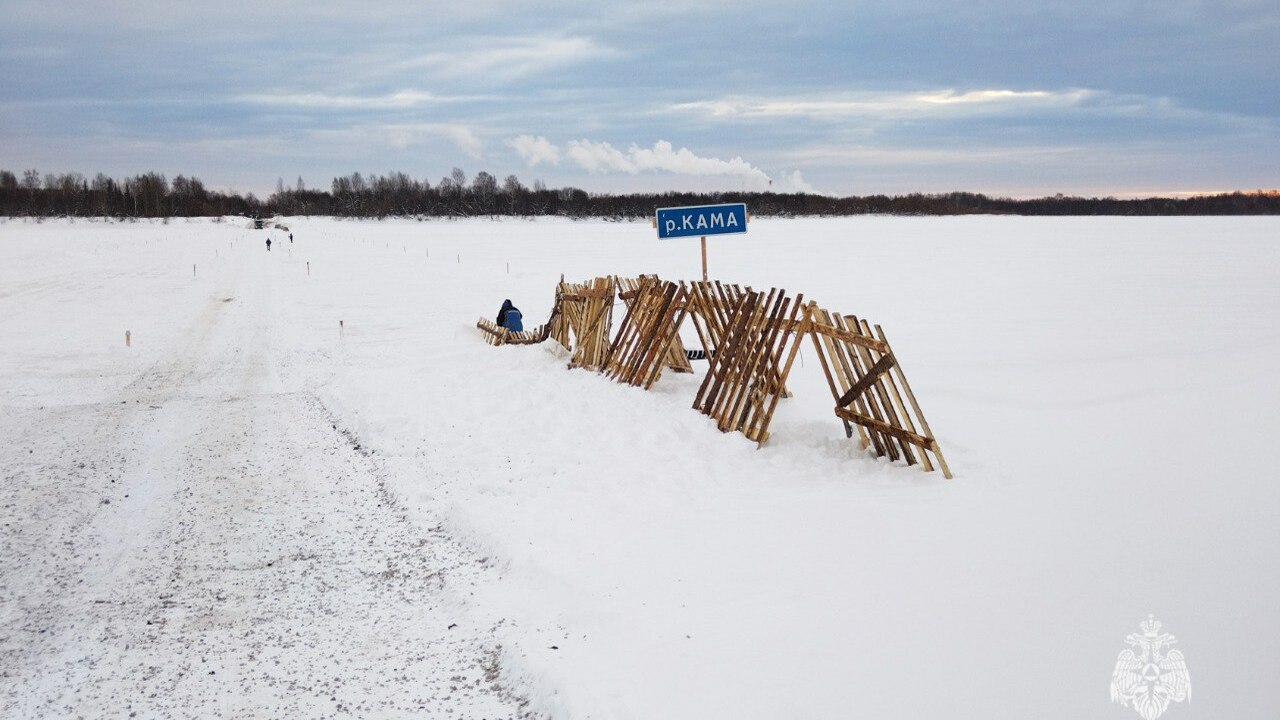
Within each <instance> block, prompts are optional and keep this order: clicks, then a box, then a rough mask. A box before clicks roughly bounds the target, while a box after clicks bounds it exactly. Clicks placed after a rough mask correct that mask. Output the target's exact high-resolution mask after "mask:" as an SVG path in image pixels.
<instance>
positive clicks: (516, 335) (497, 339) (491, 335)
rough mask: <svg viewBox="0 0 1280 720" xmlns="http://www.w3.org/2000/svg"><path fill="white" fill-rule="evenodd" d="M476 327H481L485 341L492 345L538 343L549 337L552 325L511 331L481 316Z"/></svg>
mask: <svg viewBox="0 0 1280 720" xmlns="http://www.w3.org/2000/svg"><path fill="white" fill-rule="evenodd" d="M476 327H478V328H480V332H481V334H482V335H483V336H484V341H485V342H487V343H489V344H490V345H495V346H497V345H537V344H538V343H540V342H543V341H544V340H546V339H547V335H548V334H549V333H548V330H550V327H551V325H550V323H548V324H544V325H539V326H538V327H536V328H533V329H532V330H524V331H522V332H511V331H510V330H508V329H506V328H504V327H501V326H499V325H495V324H494V322H493V321H492V320H490V319H489V318H480V319H479V320H478V321H476Z"/></svg>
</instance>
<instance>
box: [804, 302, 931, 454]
mask: <svg viewBox="0 0 1280 720" xmlns="http://www.w3.org/2000/svg"><path fill="white" fill-rule="evenodd" d="M805 320H806V324H807V328H806V329H807V330H808V332H809V337H810V338H811V339H812V340H813V347H814V350H816V351H817V353H818V362H819V363H820V364H821V366H822V372H823V373H824V374H825V375H826V377H827V386H828V387H829V388H830V389H831V396H832V398H833V399H834V400H835V404H836V405H835V414H836V417H838V418H840V420H841V421H842V422H843V423H844V427H845V435H846V436H848V437H853V430H854V428H857V431H858V434H859V436H860V437H861V439H862V446H863V447H865V448H868V449H871V450H873V451H874V452H875V454H876V455H878V456H880V457H888V458H889V459H890V460H898V459H902V460H905V461H906V462H907V464H908V465H914V464H916V463H919V464H920V465H921V466H922V467H923V468H924V469H925V471H930V470H933V466H934V462H933V461H932V460H931V459H930V457H929V453H933V456H934V459H935V460H936V461H937V465H938V467H940V468H941V469H942V474H943V476H944V477H946V478H947V479H950V478H951V470H950V468H948V467H947V461H946V459H945V458H943V457H942V449H941V448H939V447H938V442H937V440H935V439H934V438H933V433H932V431H931V430H930V429H929V422H928V421H927V420H925V418H924V413H922V412H921V411H920V405H919V404H918V403H917V402H916V398H915V394H914V393H912V392H911V386H910V385H909V384H907V377H906V375H904V374H903V372H902V367H901V366H900V365H899V364H898V360H897V358H896V357H895V356H894V354H893V350H892V348H890V347H889V341H888V339H887V338H885V335H884V331H883V330H881V329H880V326H879V325H876V326H875V335H873V334H872V332H871V325H869V324H868V323H867V321H866V320H859V319H858V318H857V317H855V316H853V315H846V316H841V315H838V314H832V313H829V312H827V311H826V310H823V309H821V308H819V307H818V306H817V305H816V304H814V303H810V304H809V305H808V306H807V307H806V308H805ZM899 385H901V387H899Z"/></svg>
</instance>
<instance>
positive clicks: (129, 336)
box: [124, 330, 133, 347]
mask: <svg viewBox="0 0 1280 720" xmlns="http://www.w3.org/2000/svg"><path fill="white" fill-rule="evenodd" d="M132 340H133V335H132V333H130V332H129V331H128V330H125V331H124V346H125V347H130V345H131V344H132Z"/></svg>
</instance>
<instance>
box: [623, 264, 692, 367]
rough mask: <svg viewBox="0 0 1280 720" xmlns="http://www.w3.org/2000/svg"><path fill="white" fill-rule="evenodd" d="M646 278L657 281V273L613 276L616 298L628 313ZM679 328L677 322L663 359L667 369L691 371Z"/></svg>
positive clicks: (624, 322)
mask: <svg viewBox="0 0 1280 720" xmlns="http://www.w3.org/2000/svg"><path fill="white" fill-rule="evenodd" d="M646 279H652V280H654V281H657V280H658V276H657V275H641V276H640V277H637V278H623V277H619V278H615V282H617V284H618V299H620V300H622V302H623V303H624V304H625V305H626V307H627V312H628V313H630V312H631V307H632V300H633V299H634V298H635V296H636V294H637V293H638V292H639V291H640V287H641V285H642V284H643V283H644V281H645V280H646ZM680 302H681V303H683V302H684V300H683V299H682V300H681V301H680ZM623 324H624V325H625V324H626V320H625V319H623ZM679 330H680V327H679V324H677V325H676V335H675V338H676V339H675V340H674V341H673V342H672V343H671V345H670V347H669V348H668V349H667V354H666V360H665V361H666V366H667V368H668V369H670V370H672V371H674V372H678V373H692V372H693V366H692V365H690V364H689V358H688V356H686V355H685V352H684V344H683V343H682V342H680V340H679V337H680V335H679Z"/></svg>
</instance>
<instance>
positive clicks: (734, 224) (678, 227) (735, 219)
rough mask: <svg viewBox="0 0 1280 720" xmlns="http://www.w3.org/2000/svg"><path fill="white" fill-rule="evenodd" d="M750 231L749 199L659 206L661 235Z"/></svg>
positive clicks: (685, 235) (660, 236)
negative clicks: (741, 201) (685, 205)
mask: <svg viewBox="0 0 1280 720" xmlns="http://www.w3.org/2000/svg"><path fill="white" fill-rule="evenodd" d="M746 231H747V205H746V203H730V204H727V205H692V206H689V207H673V208H659V209H658V239H659V240H665V239H667V238H682V237H697V236H699V235H702V236H706V235H734V234H738V233H744V232H746Z"/></svg>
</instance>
